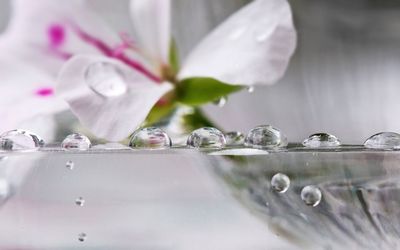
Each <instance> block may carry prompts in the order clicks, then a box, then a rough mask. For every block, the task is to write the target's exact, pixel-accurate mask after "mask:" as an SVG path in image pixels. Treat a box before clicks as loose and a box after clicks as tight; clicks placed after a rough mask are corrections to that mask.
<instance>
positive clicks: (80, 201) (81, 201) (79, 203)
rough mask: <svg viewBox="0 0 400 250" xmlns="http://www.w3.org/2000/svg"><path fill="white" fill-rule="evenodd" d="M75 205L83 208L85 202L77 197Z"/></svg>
mask: <svg viewBox="0 0 400 250" xmlns="http://www.w3.org/2000/svg"><path fill="white" fill-rule="evenodd" d="M75 204H76V205H77V206H80V207H83V205H85V200H84V199H83V198H82V197H79V198H78V199H76V200H75Z"/></svg>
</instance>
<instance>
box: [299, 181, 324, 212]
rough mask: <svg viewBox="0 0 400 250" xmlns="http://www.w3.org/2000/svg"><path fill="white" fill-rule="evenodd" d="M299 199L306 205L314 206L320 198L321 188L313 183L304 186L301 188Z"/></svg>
mask: <svg viewBox="0 0 400 250" xmlns="http://www.w3.org/2000/svg"><path fill="white" fill-rule="evenodd" d="M301 199H302V200H303V201H304V203H305V204H306V205H307V206H313V207H316V206H318V204H319V203H320V202H321V199H322V193H321V190H319V188H318V187H316V186H313V185H310V186H306V187H304V188H303V189H302V190H301Z"/></svg>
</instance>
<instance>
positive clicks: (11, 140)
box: [0, 129, 44, 151]
mask: <svg viewBox="0 0 400 250" xmlns="http://www.w3.org/2000/svg"><path fill="white" fill-rule="evenodd" d="M43 145H44V141H43V140H42V139H40V137H39V136H37V135H35V134H33V133H31V132H29V131H26V130H21V129H16V130H11V131H8V132H5V133H3V134H2V135H1V136H0V148H1V150H10V151H11V150H32V149H37V148H39V147H41V146H43Z"/></svg>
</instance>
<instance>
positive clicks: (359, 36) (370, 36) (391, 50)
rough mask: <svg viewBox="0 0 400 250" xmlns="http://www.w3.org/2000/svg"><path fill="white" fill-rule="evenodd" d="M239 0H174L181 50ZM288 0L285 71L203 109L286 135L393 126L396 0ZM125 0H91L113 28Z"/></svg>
mask: <svg viewBox="0 0 400 250" xmlns="http://www.w3.org/2000/svg"><path fill="white" fill-rule="evenodd" d="M246 2H248V1H246V0H217V1H215V0H175V1H174V10H173V19H174V20H173V22H174V24H173V28H174V34H175V37H176V40H177V41H178V45H179V47H180V50H181V55H182V56H184V55H185V54H187V53H188V52H189V51H190V49H191V48H193V47H194V46H195V45H196V44H197V43H198V42H199V41H200V39H201V38H202V37H203V36H204V35H205V34H207V33H208V32H209V31H210V30H212V29H213V28H214V27H215V26H216V25H217V24H218V23H220V22H221V21H223V20H224V19H225V18H226V17H227V16H229V15H230V14H231V13H233V12H234V11H236V10H237V9H239V8H240V7H241V6H242V5H244V4H245V3H246ZM290 2H291V6H292V9H293V12H294V21H295V25H296V27H297V30H298V36H299V37H298V48H297V50H296V53H295V56H294V57H293V59H292V61H291V64H290V66H289V69H288V71H287V73H286V76H285V77H284V78H283V79H282V80H281V81H280V82H278V83H277V84H275V85H274V86H270V87H257V88H256V89H255V91H254V93H247V92H246V91H243V92H241V93H238V94H235V95H233V96H231V97H230V99H229V100H228V103H227V104H226V105H225V106H224V107H223V108H219V107H217V106H214V105H208V106H207V107H206V108H205V109H206V112H207V113H208V114H209V115H210V116H211V117H212V118H213V119H214V120H215V121H216V122H217V123H218V124H220V125H221V127H223V128H225V129H226V130H241V131H243V132H247V131H248V130H249V129H251V128H252V127H255V126H256V125H260V124H272V125H274V126H276V127H278V128H280V129H282V130H283V131H284V132H285V133H286V134H287V136H288V137H289V140H290V141H301V140H303V139H304V138H306V137H307V136H308V135H310V134H312V133H315V132H329V133H332V134H335V135H336V136H338V137H339V138H341V139H342V141H343V142H345V143H362V142H363V141H364V140H365V139H366V138H367V137H369V136H371V135H372V134H374V133H377V132H381V131H394V132H399V131H400V118H399V117H398V111H399V110H400V99H399V97H398V94H399V93H400V85H399V83H398V79H399V75H400V70H399V69H398V67H399V62H400V45H399V41H400V15H399V14H400V2H399V1H395V0H385V1H378V0H353V1H346V0H336V1H331V0H293V1H290ZM127 4H128V1H109V0H95V1H94V0H92V6H93V8H94V9H95V10H96V11H97V12H99V13H100V14H101V15H102V16H104V18H105V19H107V21H108V22H109V23H111V24H112V25H113V26H116V27H117V28H118V29H119V30H129V29H130V28H131V27H130V20H129V17H128V13H126V12H127V11H126V8H127ZM110 10H112V11H110ZM123 13H125V14H123ZM9 16H10V3H9V0H0V30H2V29H4V28H5V27H6V25H7V21H8V19H9Z"/></svg>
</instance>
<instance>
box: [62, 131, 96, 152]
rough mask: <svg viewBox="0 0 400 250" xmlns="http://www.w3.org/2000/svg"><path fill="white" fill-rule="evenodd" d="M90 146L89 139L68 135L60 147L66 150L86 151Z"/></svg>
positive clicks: (76, 134) (79, 135)
mask: <svg viewBox="0 0 400 250" xmlns="http://www.w3.org/2000/svg"><path fill="white" fill-rule="evenodd" d="M91 146H92V144H91V142H90V140H89V138H87V137H86V136H84V135H81V134H78V133H74V134H71V135H68V136H67V137H66V138H65V139H64V141H63V142H62V143H61V147H62V148H65V149H68V150H88V149H89V148H90V147H91Z"/></svg>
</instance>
